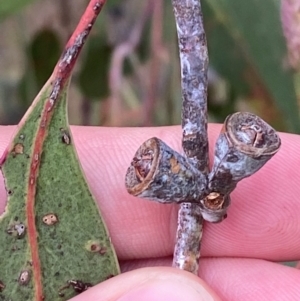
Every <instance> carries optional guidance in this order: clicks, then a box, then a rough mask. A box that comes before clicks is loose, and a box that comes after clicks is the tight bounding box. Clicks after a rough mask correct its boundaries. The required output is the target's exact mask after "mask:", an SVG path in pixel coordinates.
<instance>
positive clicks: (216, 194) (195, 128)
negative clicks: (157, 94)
mask: <svg viewBox="0 0 300 301" xmlns="http://www.w3.org/2000/svg"><path fill="white" fill-rule="evenodd" d="M173 8H174V13H175V19H176V25H177V32H178V42H179V50H180V62H181V76H182V79H181V82H182V95H183V104H182V129H183V139H182V145H183V150H184V152H185V156H182V155H180V154H178V153H177V152H175V151H173V150H172V149H171V148H170V147H168V146H167V145H166V144H165V143H164V142H162V141H161V140H159V139H157V138H151V139H149V140H148V141H146V142H145V143H144V144H143V145H142V146H141V147H140V148H139V149H138V151H137V152H136V154H135V156H134V158H133V160H132V162H131V166H130V167H129V168H128V170H127V174H126V180H125V184H126V187H127V190H128V192H129V193H131V194H133V195H135V196H139V197H143V198H147V199H151V200H154V201H158V202H161V203H171V202H174V203H183V204H181V207H180V210H179V214H178V229H177V240H176V246H175V250H174V259H173V266H175V267H178V268H180V269H184V270H187V271H190V272H192V273H194V274H197V273H198V260H199V257H200V240H201V236H202V221H203V219H205V220H207V221H210V222H220V221H222V220H223V219H224V218H225V217H226V211H227V208H228V206H229V203H230V193H231V192H232V191H233V189H234V188H235V187H236V185H237V183H238V182H239V181H240V180H242V179H243V178H245V177H248V176H250V175H252V174H253V173H254V172H256V171H257V170H259V169H260V168H261V167H262V166H263V165H264V164H265V163H266V162H267V161H268V160H269V159H270V158H271V157H272V156H273V155H274V154H275V153H276V152H277V151H278V149H279V147H280V138H279V137H278V135H277V134H276V132H275V130H274V129H273V128H271V127H270V126H269V125H268V124H267V123H265V122H264V121H263V120H261V119H260V118H259V117H257V116H255V115H254V114H250V113H235V114H233V115H231V116H229V117H227V119H226V121H225V123H224V126H223V129H222V132H221V133H220V136H219V138H218V140H217V142H216V148H215V156H214V165H213V168H212V170H211V172H210V173H209V170H208V138H207V105H206V99H207V68H208V54H207V46H206V38H205V32H204V28H203V20H202V13H201V6H200V2H199V0H173Z"/></svg>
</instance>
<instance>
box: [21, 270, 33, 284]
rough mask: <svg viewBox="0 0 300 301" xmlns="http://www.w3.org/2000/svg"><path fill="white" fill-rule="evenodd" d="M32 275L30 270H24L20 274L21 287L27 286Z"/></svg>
mask: <svg viewBox="0 0 300 301" xmlns="http://www.w3.org/2000/svg"><path fill="white" fill-rule="evenodd" d="M30 278H31V273H30V271H29V270H24V271H22V272H21V273H20V276H19V279H18V282H19V284H20V285H27V284H28V283H29V281H30Z"/></svg>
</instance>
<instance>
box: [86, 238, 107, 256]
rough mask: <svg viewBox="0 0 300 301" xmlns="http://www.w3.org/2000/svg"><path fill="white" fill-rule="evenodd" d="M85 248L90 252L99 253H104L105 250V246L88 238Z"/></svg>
mask: <svg viewBox="0 0 300 301" xmlns="http://www.w3.org/2000/svg"><path fill="white" fill-rule="evenodd" d="M85 248H86V249H87V250H88V251H90V252H92V253H99V254H100V255H104V254H105V253H106V252H107V248H106V247H105V246H103V245H101V244H100V243H99V242H98V241H93V240H89V241H88V242H87V243H86V245H85Z"/></svg>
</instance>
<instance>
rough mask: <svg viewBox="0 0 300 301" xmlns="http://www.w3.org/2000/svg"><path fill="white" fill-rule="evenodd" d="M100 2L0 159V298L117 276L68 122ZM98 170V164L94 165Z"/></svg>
mask: <svg viewBox="0 0 300 301" xmlns="http://www.w3.org/2000/svg"><path fill="white" fill-rule="evenodd" d="M103 3H104V1H100V0H98V1H97V0H91V1H90V4H89V6H88V8H87V10H86V12H85V14H84V16H83V18H82V20H81V22H80V23H79V26H78V28H77V29H76V31H75V32H74V34H73V36H72V37H71V39H70V41H69V43H68V44H67V46H66V48H65V51H64V53H63V55H62V56H61V58H60V60H59V62H58V63H57V65H56V67H55V70H54V72H53V74H52V75H51V77H50V79H49V80H48V82H47V83H46V84H45V86H44V87H43V88H42V90H41V91H40V93H39V94H38V96H37V97H36V99H35V100H34V102H33V104H32V106H31V107H30V108H29V110H28V111H27V113H26V114H25V116H24V117H23V119H22V120H21V122H20V124H19V126H18V130H17V132H16V134H15V135H14V137H13V139H12V142H11V143H10V145H9V146H8V148H7V150H6V151H5V153H4V155H3V156H2V159H1V168H2V172H3V175H4V178H5V186H6V190H7V195H8V202H7V205H6V208H5V212H4V213H3V214H2V216H1V217H0V254H1V260H0V300H1V301H2V300H3V301H9V300H12V301H19V300H26V301H27V300H28V301H30V300H32V301H33V300H34V301H42V300H45V301H47V300H60V301H61V300H68V299H69V298H71V297H72V296H74V295H76V294H77V293H80V292H82V291H84V290H86V289H88V288H89V287H90V286H93V285H95V284H96V283H99V282H101V281H104V280H106V279H108V278H110V277H112V276H114V275H116V274H118V273H119V266H118V262H117V259H116V256H115V252H114V249H113V246H112V244H111V241H110V237H109V236H108V233H107V229H106V227H105V224H104V222H103V220H102V219H101V216H100V214H99V210H98V208H97V205H96V203H95V200H94V198H93V196H92V194H91V192H90V190H89V188H88V185H87V183H86V180H85V178H84V175H83V173H82V170H81V167H80V164H79V161H78V158H77V155H76V151H75V148H74V145H73V139H72V135H71V133H70V129H69V125H68V119H67V91H68V85H69V82H70V77H71V72H72V69H73V67H74V64H75V61H76V59H77V57H78V54H79V52H80V50H81V48H82V46H83V44H84V41H85V39H86V37H87V35H88V33H89V31H90V29H91V24H93V22H94V21H95V18H96V15H97V13H98V12H99V11H100V10H101V7H102V5H103ZM99 168H100V167H99Z"/></svg>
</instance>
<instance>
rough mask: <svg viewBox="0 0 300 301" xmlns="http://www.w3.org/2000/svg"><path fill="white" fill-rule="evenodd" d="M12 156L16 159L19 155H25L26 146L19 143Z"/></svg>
mask: <svg viewBox="0 0 300 301" xmlns="http://www.w3.org/2000/svg"><path fill="white" fill-rule="evenodd" d="M11 153H12V155H13V157H14V158H15V157H16V156H17V155H20V154H23V153H24V145H23V144H22V143H17V144H15V146H14V148H13V150H12V152H11Z"/></svg>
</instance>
